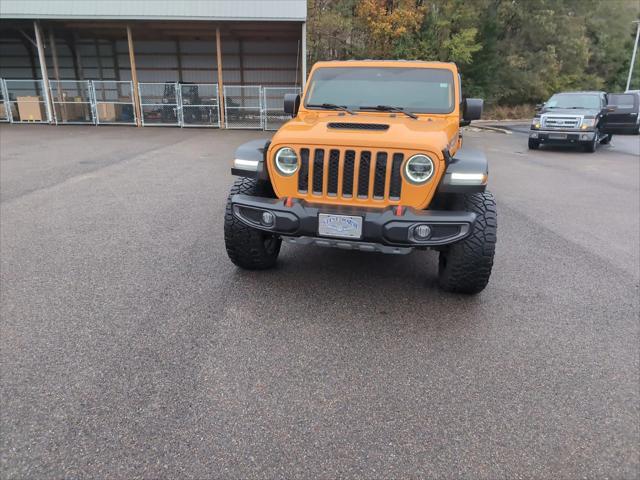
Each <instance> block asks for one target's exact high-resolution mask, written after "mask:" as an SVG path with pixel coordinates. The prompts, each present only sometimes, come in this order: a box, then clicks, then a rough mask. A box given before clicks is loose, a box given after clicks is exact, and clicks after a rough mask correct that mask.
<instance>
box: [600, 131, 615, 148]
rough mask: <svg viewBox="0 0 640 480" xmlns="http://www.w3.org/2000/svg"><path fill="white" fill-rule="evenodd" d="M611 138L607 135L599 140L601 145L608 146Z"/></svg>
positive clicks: (611, 135) (610, 134) (609, 134)
mask: <svg viewBox="0 0 640 480" xmlns="http://www.w3.org/2000/svg"><path fill="white" fill-rule="evenodd" d="M612 138H613V134H612V133H608V134H607V135H606V136H605V137H604V138H603V139H602V140H600V144H601V145H609V144H610V143H611V139H612Z"/></svg>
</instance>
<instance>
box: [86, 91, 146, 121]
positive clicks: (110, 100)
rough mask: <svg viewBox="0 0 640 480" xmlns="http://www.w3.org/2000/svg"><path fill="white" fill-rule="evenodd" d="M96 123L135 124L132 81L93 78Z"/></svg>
mask: <svg viewBox="0 0 640 480" xmlns="http://www.w3.org/2000/svg"><path fill="white" fill-rule="evenodd" d="M91 85H92V89H93V99H94V102H95V108H94V111H95V115H96V124H98V125H135V124H136V109H135V107H134V104H133V102H134V100H133V82H131V81H119V80H93V81H92V82H91Z"/></svg>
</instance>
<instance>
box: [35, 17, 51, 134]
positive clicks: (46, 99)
mask: <svg viewBox="0 0 640 480" xmlns="http://www.w3.org/2000/svg"><path fill="white" fill-rule="evenodd" d="M33 30H34V32H35V34H36V45H37V47H38V60H40V72H41V74H42V90H43V96H44V103H45V106H46V111H47V120H48V121H49V123H51V119H52V115H51V110H52V105H51V98H50V96H49V92H50V87H49V74H48V73H47V64H46V60H45V57H44V44H43V43H42V33H41V32H40V23H39V22H38V21H37V20H34V22H33Z"/></svg>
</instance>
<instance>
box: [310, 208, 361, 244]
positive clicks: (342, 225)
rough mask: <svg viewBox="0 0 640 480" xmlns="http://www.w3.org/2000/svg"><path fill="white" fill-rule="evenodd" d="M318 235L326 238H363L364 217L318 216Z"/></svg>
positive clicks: (324, 214)
mask: <svg viewBox="0 0 640 480" xmlns="http://www.w3.org/2000/svg"><path fill="white" fill-rule="evenodd" d="M318 234H320V235H322V236H325V237H344V238H360V237H362V217H354V216H351V215H328V214H326V213H320V214H319V215H318Z"/></svg>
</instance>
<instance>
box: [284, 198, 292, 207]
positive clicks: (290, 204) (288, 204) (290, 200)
mask: <svg viewBox="0 0 640 480" xmlns="http://www.w3.org/2000/svg"><path fill="white" fill-rule="evenodd" d="M284 206H285V207H287V208H291V207H293V198H291V197H287V198H286V199H285V201H284Z"/></svg>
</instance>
